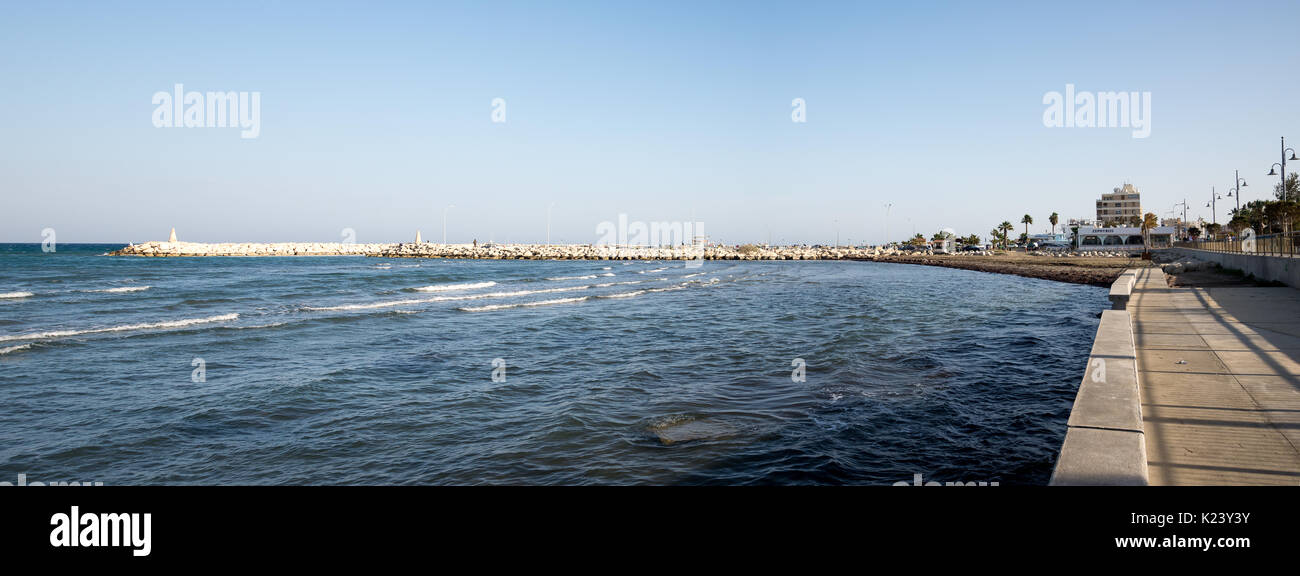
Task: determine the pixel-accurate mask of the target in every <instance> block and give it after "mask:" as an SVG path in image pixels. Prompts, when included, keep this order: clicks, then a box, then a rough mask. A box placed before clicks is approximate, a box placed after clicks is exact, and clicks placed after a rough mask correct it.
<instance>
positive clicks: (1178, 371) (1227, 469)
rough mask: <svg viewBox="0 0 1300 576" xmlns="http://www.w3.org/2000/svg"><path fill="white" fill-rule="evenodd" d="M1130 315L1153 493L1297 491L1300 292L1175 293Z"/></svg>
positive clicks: (1154, 293)
mask: <svg viewBox="0 0 1300 576" xmlns="http://www.w3.org/2000/svg"><path fill="white" fill-rule="evenodd" d="M1127 310H1128V311H1129V313H1130V314H1131V318H1132V326H1133V338H1134V343H1135V346H1136V355H1137V363H1138V382H1139V388H1140V392H1141V398H1142V422H1143V429H1144V431H1145V436H1146V454H1147V465H1148V475H1149V479H1150V483H1151V484H1152V485H1193V484H1232V485H1243V484H1246V485H1254V484H1281V485H1290V486H1297V485H1300V448H1298V447H1300V290H1297V289H1295V288H1289V287H1279V288H1257V287H1244V286H1232V287H1222V288H1213V287H1210V288H1197V287H1191V288H1171V287H1169V286H1168V285H1167V283H1166V281H1165V275H1164V273H1163V272H1161V271H1160V270H1159V269H1157V268H1146V269H1142V270H1141V272H1140V273H1139V274H1138V278H1137V280H1136V283H1135V285H1134V287H1133V294H1132V296H1131V298H1130V299H1129V301H1128V307H1127Z"/></svg>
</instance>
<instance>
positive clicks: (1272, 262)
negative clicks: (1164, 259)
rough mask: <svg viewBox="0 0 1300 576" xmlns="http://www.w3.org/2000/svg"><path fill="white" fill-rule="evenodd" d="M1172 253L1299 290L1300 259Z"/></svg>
mask: <svg viewBox="0 0 1300 576" xmlns="http://www.w3.org/2000/svg"><path fill="white" fill-rule="evenodd" d="M1173 251H1174V252H1175V253H1177V254H1179V255H1180V256H1190V257H1192V258H1196V259H1197V260H1204V261H1206V262H1216V263H1218V264H1219V265H1220V266H1222V267H1224V268H1227V269H1230V270H1240V271H1242V272H1243V273H1245V274H1248V275H1251V276H1254V277H1255V278H1257V279H1259V280H1269V281H1273V282H1281V283H1283V284H1286V285H1287V286H1290V287H1292V288H1300V258H1291V257H1286V256H1261V255H1258V254H1237V253H1228V252H1211V251H1209V250H1197V249H1194V248H1174V249H1173Z"/></svg>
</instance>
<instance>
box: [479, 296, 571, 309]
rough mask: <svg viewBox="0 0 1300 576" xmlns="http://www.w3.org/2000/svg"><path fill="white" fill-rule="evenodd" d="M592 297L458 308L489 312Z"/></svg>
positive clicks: (562, 302) (548, 304) (566, 302)
mask: <svg viewBox="0 0 1300 576" xmlns="http://www.w3.org/2000/svg"><path fill="white" fill-rule="evenodd" d="M588 298H591V297H590V296H578V297H576V298H556V299H554V300H538V301H536V302H519V303H516V304H491V305H488V306H471V307H462V308H457V310H462V311H465V312H488V311H491V310H505V309H508V308H528V307H532V306H550V305H551V304H568V303H570V302H582V301H583V300H586V299H588Z"/></svg>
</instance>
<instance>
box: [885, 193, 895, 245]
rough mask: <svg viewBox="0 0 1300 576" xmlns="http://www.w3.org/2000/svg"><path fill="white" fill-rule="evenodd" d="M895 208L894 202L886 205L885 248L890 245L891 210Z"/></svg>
mask: <svg viewBox="0 0 1300 576" xmlns="http://www.w3.org/2000/svg"><path fill="white" fill-rule="evenodd" d="M893 207H894V204H893V203H892V202H891V203H889V204H885V246H888V245H889V210H890V209H891V208H893Z"/></svg>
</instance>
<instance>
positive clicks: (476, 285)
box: [414, 281, 497, 292]
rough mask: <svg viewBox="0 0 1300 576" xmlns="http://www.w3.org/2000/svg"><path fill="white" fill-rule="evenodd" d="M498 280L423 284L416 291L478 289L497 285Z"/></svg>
mask: <svg viewBox="0 0 1300 576" xmlns="http://www.w3.org/2000/svg"><path fill="white" fill-rule="evenodd" d="M496 285H497V283H496V282H490V281H489V282H464V283H461V284H434V285H432V286H421V287H419V288H414V290H415V291H416V292H453V291H456V290H476V289H478V288H490V287H492V286H496Z"/></svg>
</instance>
